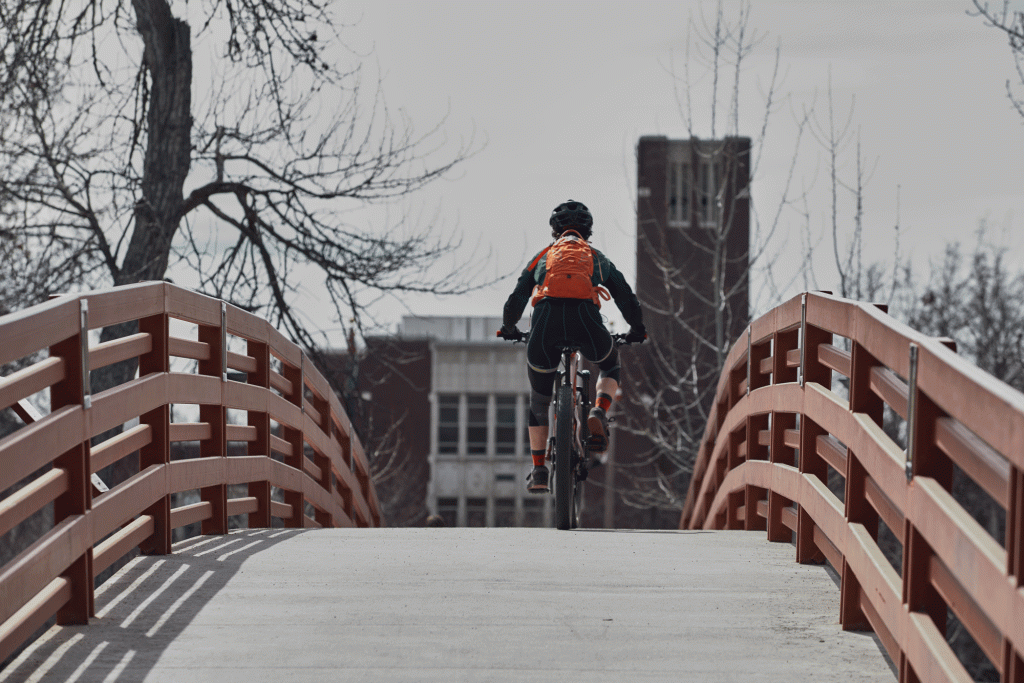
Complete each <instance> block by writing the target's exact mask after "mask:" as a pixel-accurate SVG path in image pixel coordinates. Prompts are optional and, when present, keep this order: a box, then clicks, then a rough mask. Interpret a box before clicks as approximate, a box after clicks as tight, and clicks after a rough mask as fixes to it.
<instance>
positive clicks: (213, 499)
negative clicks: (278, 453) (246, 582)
mask: <svg viewBox="0 0 1024 683" xmlns="http://www.w3.org/2000/svg"><path fill="white" fill-rule="evenodd" d="M225 313H226V310H225V304H224V303H223V302H222V303H221V312H220V325H217V326H214V325H200V326H199V341H201V342H204V343H206V344H209V346H210V357H209V358H207V359H206V360H201V361H199V374H200V375H207V376H210V377H216V378H217V381H219V382H222V383H223V382H224V379H225V375H226V371H227V365H226V360H227V339H226V332H227V329H226V327H225V324H226V321H225ZM199 421H200V422H205V423H207V424H209V425H210V438H209V439H204V440H203V441H200V442H199V457H201V458H226V457H227V455H228V442H227V429H226V426H227V422H228V420H227V408H225V407H224V405H223V403H218V404H216V405H205V404H203V405H200V406H199ZM199 497H200V499H201V500H202V501H203V502H207V503H210V504H211V506H212V507H213V514H212V515H211V516H210V517H209V518H208V519H204V520H203V523H202V533H203V535H210V534H226V533H227V532H228V487H227V484H214V485H212V486H207V487H204V488H201V489H199Z"/></svg>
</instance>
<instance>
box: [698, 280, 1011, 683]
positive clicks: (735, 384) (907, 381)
mask: <svg viewBox="0 0 1024 683" xmlns="http://www.w3.org/2000/svg"><path fill="white" fill-rule="evenodd" d="M837 337H838V338H842V339H837ZM952 346H953V345H952V342H950V340H947V339H936V338H930V337H926V336H925V335H922V334H920V333H918V332H916V331H914V330H912V329H910V328H909V327H907V326H906V325H903V324H901V323H899V322H897V321H896V320H894V319H893V318H891V317H889V316H888V315H886V313H885V312H884V308H882V307H877V306H872V305H868V304H862V303H857V302H853V301H849V300H844V299H840V298H836V297H832V296H828V295H826V294H820V293H807V294H804V295H800V296H798V297H796V298H794V299H792V300H790V301H788V302H786V303H785V304H782V305H781V306H779V307H777V308H775V309H774V310H772V311H770V312H768V313H767V314H766V315H764V316H762V317H761V318H758V319H757V320H755V321H753V322H752V323H751V324H750V326H749V328H748V330H747V331H746V333H744V335H743V336H742V337H741V338H740V340H739V341H738V342H737V343H736V344H735V345H734V346H733V347H732V349H731V351H730V353H729V355H728V359H727V362H726V365H725V369H724V370H723V373H722V375H721V378H720V381H719V384H718V388H717V393H716V397H715V404H714V406H713V408H712V411H711V416H710V419H709V420H708V424H707V427H706V429H705V432H704V436H703V440H702V442H701V445H700V450H699V452H698V455H697V459H696V462H695V465H694V472H693V477H692V480H691V483H690V489H689V493H688V496H687V501H686V505H685V509H684V510H683V514H682V517H681V520H680V527H681V528H694V529H695V528H706V529H725V528H727V529H748V530H764V531H766V533H767V537H768V539H769V540H771V541H780V542H793V541H794V540H795V545H796V561H798V562H803V563H809V562H821V561H827V562H828V563H829V564H831V565H832V567H833V568H834V569H835V570H836V571H837V572H838V573H839V574H840V576H841V580H842V583H841V589H840V590H841V599H840V615H839V616H840V621H841V623H842V625H843V628H845V629H851V630H862V629H873V630H874V631H875V633H876V634H877V635H878V637H879V640H880V641H881V642H882V644H883V645H884V647H885V649H886V650H887V651H888V653H889V655H890V656H891V657H892V659H893V661H894V662H895V663H896V664H897V666H898V667H899V675H900V680H901V681H969V680H971V678H970V676H969V675H968V674H967V671H966V670H965V668H964V666H963V665H962V664H961V662H960V660H959V659H958V658H957V656H956V655H955V653H954V652H953V650H952V649H951V648H950V646H949V645H948V644H947V640H946V626H947V610H949V611H951V612H952V613H953V614H955V615H956V617H957V619H958V620H959V621H960V623H961V624H962V625H963V627H964V628H966V629H967V631H968V632H969V633H970V634H971V636H972V638H973V639H974V641H975V642H976V643H977V644H978V646H979V648H980V649H981V650H982V651H983V652H984V653H985V655H986V656H987V658H988V659H989V660H990V661H991V663H992V665H993V666H994V667H995V668H996V669H997V670H998V671H999V672H1000V675H1001V680H1003V681H1014V682H1015V683H1020V682H1021V681H1024V661H1022V654H1021V653H1022V651H1024V591H1022V590H1021V584H1022V579H1024V395H1022V394H1021V393H1020V392H1018V391H1016V390H1014V389H1012V388H1011V387H1009V386H1008V385H1006V384H1004V383H1002V382H1000V381H998V380H996V379H995V378H993V377H992V376H990V375H988V374H987V373H985V372H983V371H981V370H980V369H978V368H977V367H975V366H973V365H972V364H970V363H969V362H967V361H966V360H964V359H963V358H961V357H959V356H957V355H956V353H955V351H954V350H953V349H952V348H951V347H952ZM887 407H888V410H889V411H891V412H889V413H888V414H889V416H890V419H889V421H888V422H889V429H888V433H887V431H886V430H885V429H883V424H884V418H885V415H886V412H887ZM890 434H893V435H894V436H895V440H894V438H893V437H892V436H890ZM904 438H905V443H906V448H904V447H903V446H902V445H901V443H897V440H898V441H900V442H902V441H903V440H904ZM830 470H833V471H834V473H835V474H833V480H834V481H836V482H842V484H843V491H842V497H841V498H840V497H839V496H838V495H836V494H834V493H833V492H832V490H830V488H829V486H828V480H829V472H830ZM955 472H960V473H962V475H963V476H964V477H966V478H968V479H969V480H970V481H972V482H974V484H976V485H977V487H978V488H979V489H981V490H982V491H984V492H985V493H986V494H987V495H988V496H989V497H990V498H991V502H990V503H989V504H990V505H991V506H998V508H1000V509H1001V510H1003V511H1005V516H1006V532H1005V536H1004V537H1003V538H1001V539H997V538H995V537H994V536H993V534H991V533H990V532H989V531H988V530H986V528H985V527H984V526H982V525H981V524H980V523H979V522H978V521H976V520H975V518H974V517H973V516H972V515H971V514H970V513H969V511H968V510H967V509H965V507H964V506H963V505H962V504H961V502H960V500H958V498H957V497H956V496H955V495H954V493H953V481H954V473H955ZM880 521H881V523H882V524H883V525H884V526H885V527H888V529H889V530H891V531H892V532H893V535H894V537H895V539H896V540H897V541H899V542H900V543H901V544H902V547H901V549H900V550H901V564H900V563H896V567H894V566H893V564H891V563H890V561H889V559H887V556H886V554H885V553H884V552H883V550H882V549H881V547H880V546H879V543H878V539H879V532H880V525H879V522H880ZM794 536H795V539H794Z"/></svg>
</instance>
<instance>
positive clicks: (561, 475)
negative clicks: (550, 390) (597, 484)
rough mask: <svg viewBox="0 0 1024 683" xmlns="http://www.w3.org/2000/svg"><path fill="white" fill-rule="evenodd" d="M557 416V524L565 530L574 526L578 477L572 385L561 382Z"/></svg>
mask: <svg viewBox="0 0 1024 683" xmlns="http://www.w3.org/2000/svg"><path fill="white" fill-rule="evenodd" d="M556 400H557V401H558V405H557V413H556V417H555V420H556V422H555V526H556V527H557V528H559V529H561V530H563V531H565V530H568V529H571V528H572V521H573V520H572V518H573V509H572V508H573V489H574V488H575V486H574V485H575V483H576V477H575V476H574V474H573V471H572V413H573V405H572V387H571V386H569V383H568V382H565V381H562V382H559V386H558V394H557V399H556Z"/></svg>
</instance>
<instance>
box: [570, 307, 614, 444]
mask: <svg viewBox="0 0 1024 683" xmlns="http://www.w3.org/2000/svg"><path fill="white" fill-rule="evenodd" d="M577 315H578V326H579V329H580V332H579V333H578V334H579V337H580V339H581V340H585V343H581V348H580V352H581V353H582V354H583V356H584V358H586V359H587V360H590V361H591V362H594V363H597V367H598V369H599V370H600V373H599V375H598V378H597V397H596V400H595V402H594V409H593V410H591V411H590V415H589V416H588V418H587V428H588V429H589V431H590V434H591V441H590V448H591V450H592V451H594V452H596V453H603V452H604V451H606V450H607V449H608V416H607V413H608V409H609V408H610V407H611V404H612V401H614V400H615V395H616V393H617V392H618V390H619V372H620V365H619V350H618V349H616V348H615V342H614V341H612V336H611V334H610V333H609V332H608V330H607V328H605V326H604V323H603V322H602V321H601V314H600V312H599V311H598V308H597V306H595V305H594V304H592V303H591V302H584V303H583V304H581V305H580V306H579V308H578V314H577Z"/></svg>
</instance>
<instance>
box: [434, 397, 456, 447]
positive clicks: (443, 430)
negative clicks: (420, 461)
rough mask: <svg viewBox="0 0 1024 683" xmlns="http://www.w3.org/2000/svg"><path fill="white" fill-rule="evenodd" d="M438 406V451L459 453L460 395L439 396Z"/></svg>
mask: <svg viewBox="0 0 1024 683" xmlns="http://www.w3.org/2000/svg"><path fill="white" fill-rule="evenodd" d="M437 404H438V410H437V451H438V452H439V453H458V451H459V395H458V394H438V396H437Z"/></svg>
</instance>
